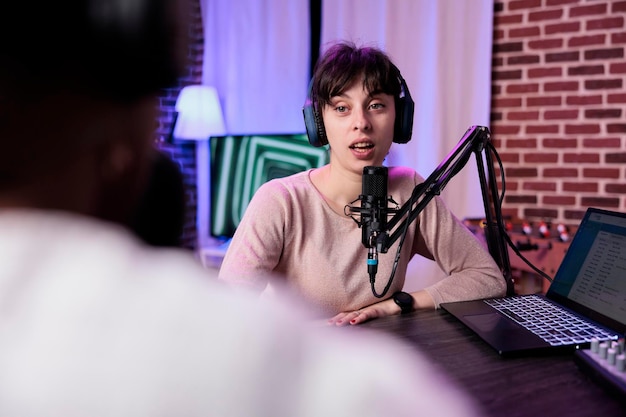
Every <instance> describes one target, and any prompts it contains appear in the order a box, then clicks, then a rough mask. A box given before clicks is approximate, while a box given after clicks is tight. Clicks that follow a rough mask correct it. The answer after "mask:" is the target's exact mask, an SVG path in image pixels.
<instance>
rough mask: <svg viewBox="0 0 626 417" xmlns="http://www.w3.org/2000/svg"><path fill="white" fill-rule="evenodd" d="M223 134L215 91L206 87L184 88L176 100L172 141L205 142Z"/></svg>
mask: <svg viewBox="0 0 626 417" xmlns="http://www.w3.org/2000/svg"><path fill="white" fill-rule="evenodd" d="M225 133H226V128H225V127H224V118H223V116H222V108H221V106H220V101H219V97H218V95H217V90H216V89H215V88H214V87H211V86H208V85H190V86H186V87H184V88H183V89H182V90H181V91H180V94H179V95H178V99H177V100H176V113H175V118H174V129H173V131H172V137H173V139H176V140H195V141H197V140H206V139H209V137H210V136H221V135H224V134H225Z"/></svg>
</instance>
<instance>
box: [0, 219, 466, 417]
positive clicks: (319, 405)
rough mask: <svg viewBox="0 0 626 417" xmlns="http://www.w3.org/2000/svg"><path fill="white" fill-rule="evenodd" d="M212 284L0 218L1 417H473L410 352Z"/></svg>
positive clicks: (93, 229)
mask: <svg viewBox="0 0 626 417" xmlns="http://www.w3.org/2000/svg"><path fill="white" fill-rule="evenodd" d="M213 275H214V274H212V273H211V271H209V270H205V269H203V268H202V267H200V265H199V264H198V263H196V262H195V260H193V258H192V257H191V255H190V254H187V253H184V252H182V251H181V252H179V251H174V250H153V249H148V248H147V247H144V246H141V245H140V244H139V243H138V242H137V241H135V240H134V239H133V238H131V237H130V236H129V235H128V234H127V233H126V232H125V231H122V230H121V229H118V228H116V227H114V226H112V225H108V224H102V223H99V222H96V221H94V220H90V219H86V218H82V217H78V216H74V215H68V214H62V213H45V212H37V211H8V210H5V211H2V212H0V415H2V416H21V417H35V416H46V417H52V416H63V417H74V416H76V417H79V416H80V417H85V416H116V417H117V416H133V417H142V416H173V415H177V416H233V417H244V416H246V417H250V416H268V417H270V416H271V417H279V416H305V417H308V416H311V417H313V416H359V417H367V416H394V417H402V416H416V415H428V416H432V415H438V416H456V417H458V416H472V415H476V414H475V408H474V405H473V403H472V402H471V401H469V400H468V398H467V397H466V396H465V395H464V394H462V393H461V392H459V391H458V390H457V389H456V388H455V387H454V386H452V385H450V383H449V382H448V381H447V380H446V378H445V377H444V376H442V375H441V374H440V373H438V372H436V370H435V369H434V368H433V366H432V365H430V364H428V363H426V361H425V360H424V359H423V358H422V357H421V356H418V355H416V354H415V353H414V351H413V350H412V348H409V347H407V346H404V345H402V344H398V343H396V342H392V341H391V340H390V339H387V337H386V336H383V335H382V334H378V333H377V334H375V335H373V334H370V333H369V332H368V331H365V330H364V331H362V332H346V331H342V330H345V329H340V328H322V327H313V326H307V325H304V324H303V322H302V321H299V320H298V321H296V320H292V319H291V318H288V315H291V314H292V313H291V311H290V308H291V307H290V306H280V307H278V306H273V305H272V306H270V305H267V304H261V302H260V301H258V298H256V297H255V298H249V297H248V295H246V294H241V293H234V292H231V291H232V290H230V289H228V288H226V287H225V286H224V285H223V284H221V283H220V282H219V281H217V279H216V277H215V276H213ZM250 297H251V296H250Z"/></svg>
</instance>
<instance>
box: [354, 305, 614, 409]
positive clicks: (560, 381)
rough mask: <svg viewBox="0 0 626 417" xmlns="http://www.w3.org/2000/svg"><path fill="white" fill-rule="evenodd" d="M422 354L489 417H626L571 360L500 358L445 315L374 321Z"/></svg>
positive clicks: (418, 314)
mask: <svg viewBox="0 0 626 417" xmlns="http://www.w3.org/2000/svg"><path fill="white" fill-rule="evenodd" d="M362 326H364V327H366V328H371V329H377V330H381V331H384V332H388V333H391V334H392V335H394V336H397V337H399V338H400V339H402V340H404V341H405V342H408V343H409V344H410V345H412V346H414V347H416V348H417V349H419V350H420V351H421V352H422V353H423V354H424V355H426V357H428V358H430V359H431V360H432V362H433V363H434V364H435V365H436V366H438V367H440V368H441V369H443V371H444V372H446V373H447V374H448V376H449V377H450V378H451V379H452V380H454V381H456V382H457V383H458V384H459V385H460V386H461V388H464V389H465V390H466V391H467V392H468V393H469V394H470V395H471V396H473V397H474V398H475V399H476V400H477V401H478V402H479V404H480V405H481V406H482V407H483V409H484V412H485V413H486V415H487V416H506V417H515V416H532V417H536V416H547V415H563V416H568V417H572V416H574V417H576V416H592V417H596V416H603V417H610V416H626V403H620V401H619V400H618V399H617V398H615V397H613V396H611V395H610V394H609V393H607V392H606V391H605V390H604V389H603V388H602V387H601V386H599V385H597V384H596V383H595V382H594V381H592V380H590V379H589V378H588V377H587V375H586V374H584V373H583V372H582V371H580V370H579V369H578V367H577V366H576V364H575V363H574V359H573V355H572V354H560V355H553V356H527V357H520V358H502V357H500V355H498V353H497V352H496V351H495V350H493V349H492V348H491V347H490V346H489V345H487V344H486V343H485V342H483V341H482V340H481V339H480V338H479V337H478V336H476V335H475V334H474V333H473V332H472V331H471V330H470V329H468V328H467V327H465V326H464V325H463V324H462V323H460V322H459V321H458V320H456V319H455V318H454V317H453V316H451V315H450V314H448V313H447V312H445V311H443V310H438V311H426V312H416V313H412V314H408V315H405V316H391V317H385V318H381V319H376V320H372V321H370V322H368V323H364V324H363V325H362Z"/></svg>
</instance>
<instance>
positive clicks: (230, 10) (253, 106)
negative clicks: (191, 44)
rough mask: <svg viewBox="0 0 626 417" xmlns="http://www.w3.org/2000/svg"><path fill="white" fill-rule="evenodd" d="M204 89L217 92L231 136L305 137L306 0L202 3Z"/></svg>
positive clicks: (307, 57)
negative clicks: (291, 135) (211, 89)
mask: <svg viewBox="0 0 626 417" xmlns="http://www.w3.org/2000/svg"><path fill="white" fill-rule="evenodd" d="M201 8H202V14H203V24H204V38H205V45H204V61H203V70H202V81H203V84H206V85H212V86H215V87H216V88H217V91H218V92H219V95H220V100H221V104H222V110H223V112H224V120H225V123H226V129H227V130H228V132H229V133H233V134H246V133H248V134H262V133H266V134H267V133H299V132H304V122H303V121H302V104H303V103H304V99H305V98H306V92H307V91H306V89H307V84H308V75H309V66H310V51H309V49H310V48H309V45H310V42H309V39H310V24H309V1H308V0H296V1H293V0H201Z"/></svg>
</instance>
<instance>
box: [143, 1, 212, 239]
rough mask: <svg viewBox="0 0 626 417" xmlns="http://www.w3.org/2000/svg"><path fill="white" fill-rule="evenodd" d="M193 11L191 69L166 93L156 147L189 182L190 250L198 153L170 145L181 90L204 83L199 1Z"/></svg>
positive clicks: (187, 234) (185, 235)
mask: <svg viewBox="0 0 626 417" xmlns="http://www.w3.org/2000/svg"><path fill="white" fill-rule="evenodd" d="M189 1H190V3H191V7H190V13H191V16H190V23H191V24H190V26H189V37H190V44H189V50H188V51H187V57H188V65H187V72H186V73H185V74H184V75H183V76H182V77H181V78H180V80H179V82H178V85H177V86H176V87H175V88H170V89H167V90H164V91H163V93H162V95H161V97H160V98H159V108H160V116H159V119H158V121H157V129H156V138H155V140H156V143H157V147H158V148H159V149H161V150H163V151H164V152H166V153H167V154H169V155H170V156H171V157H172V159H174V160H175V161H177V162H178V163H179V164H180V165H181V168H182V172H183V177H184V179H185V188H186V192H185V193H186V196H187V198H186V199H187V210H186V216H185V230H184V233H183V238H182V240H183V245H184V246H185V247H187V248H189V249H194V248H195V246H196V243H197V229H196V210H197V192H196V150H195V143H194V142H182V141H176V142H173V143H169V142H168V140H169V136H170V132H171V130H172V122H173V118H174V107H175V105H176V98H177V97H178V93H179V92H180V90H181V88H182V87H184V86H186V85H192V84H200V83H202V55H203V51H204V33H203V28H202V17H201V13H200V2H199V0H189Z"/></svg>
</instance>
